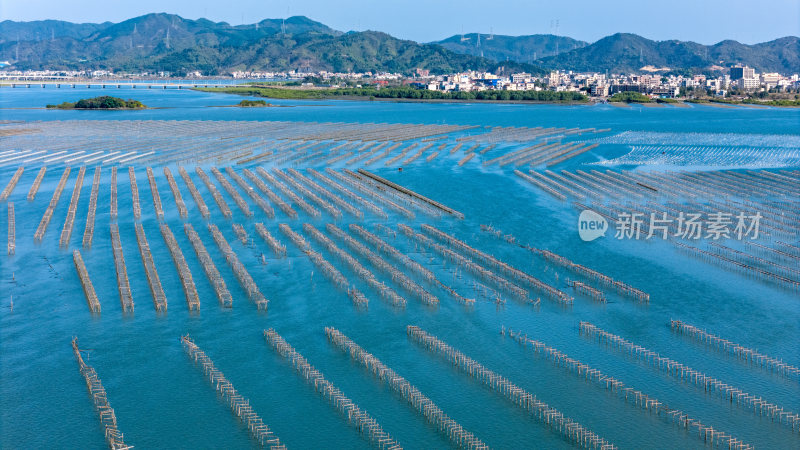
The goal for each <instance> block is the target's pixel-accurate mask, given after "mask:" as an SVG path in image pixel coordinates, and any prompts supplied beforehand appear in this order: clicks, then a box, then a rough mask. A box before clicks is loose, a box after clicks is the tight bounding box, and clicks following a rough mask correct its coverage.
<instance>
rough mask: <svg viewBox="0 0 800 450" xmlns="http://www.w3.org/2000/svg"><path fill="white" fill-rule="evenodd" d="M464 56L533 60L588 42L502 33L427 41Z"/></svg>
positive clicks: (474, 34)
mask: <svg viewBox="0 0 800 450" xmlns="http://www.w3.org/2000/svg"><path fill="white" fill-rule="evenodd" d="M431 44H438V45H441V46H442V47H444V48H446V49H448V50H452V51H454V52H456V53H462V54H465V55H473V56H484V57H486V58H489V59H494V60H495V61H505V60H510V61H516V62H526V63H533V62H534V61H536V60H537V59H541V58H544V57H546V56H552V55H556V54H559V53H563V52H568V51H570V50H574V49H576V48H582V47H585V46H587V45H589V43H588V42H584V41H579V40H577V39H572V38H570V37H567V36H556V35H553V34H532V35H529V36H505V35H502V34H480V33H469V34H464V35H455V36H451V37H449V38H447V39H443V40H441V41H436V42H431Z"/></svg>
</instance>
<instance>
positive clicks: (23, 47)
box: [0, 14, 541, 74]
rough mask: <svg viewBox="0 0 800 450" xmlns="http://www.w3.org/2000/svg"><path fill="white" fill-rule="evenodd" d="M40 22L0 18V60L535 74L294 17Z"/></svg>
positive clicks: (127, 67)
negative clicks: (253, 21)
mask: <svg viewBox="0 0 800 450" xmlns="http://www.w3.org/2000/svg"><path fill="white" fill-rule="evenodd" d="M47 23H49V21H44V22H8V21H6V22H3V23H2V24H0V25H1V26H0V60H8V61H10V62H12V63H13V64H14V68H17V69H45V68H50V69H86V68H89V69H100V68H107V69H115V70H123V71H140V70H148V71H169V72H172V73H177V74H180V73H184V72H189V71H194V70H199V71H202V72H203V73H205V74H224V73H228V72H231V71H234V70H256V71H289V70H303V71H319V70H329V71H336V72H347V71H356V72H363V71H373V72H374V71H390V72H402V73H411V72H413V71H414V70H415V69H417V68H420V69H428V70H430V71H431V72H432V73H449V72H455V71H463V70H470V69H475V70H491V71H499V72H513V71H528V72H534V73H541V69H539V68H538V67H536V66H533V65H528V64H520V63H516V62H503V63H498V62H495V61H492V60H490V59H487V58H480V57H476V56H470V55H462V54H458V53H455V52H452V51H450V50H447V49H445V48H443V47H441V46H438V45H432V44H419V43H417V42H414V41H408V40H401V39H397V38H394V37H392V36H390V35H388V34H385V33H380V32H375V31H365V32H350V33H342V32H340V31H336V30H333V29H331V28H329V27H327V26H326V25H324V24H321V23H319V22H315V21H313V20H311V19H308V18H307V17H301V16H299V17H291V18H288V19H286V20H285V21H283V20H281V19H267V20H263V21H261V22H259V23H257V24H250V25H236V26H234V25H230V24H227V23H225V22H212V21H209V20H205V19H199V20H188V19H184V18H182V17H180V16H176V15H170V14H148V15H145V16H141V17H136V18H133V19H130V20H126V21H124V22H120V23H115V24H69V23H68V22H57V25H58V27H55V25H54V24H53V28H52V30H53V31H52V32H50V33H48V25H47ZM26 24H27V29H26V26H25V25H26ZM70 25H72V26H71V27H70ZM48 34H49V35H48ZM17 35H19V36H20V41H19V42H18V41H17ZM22 36H27V39H26V38H22Z"/></svg>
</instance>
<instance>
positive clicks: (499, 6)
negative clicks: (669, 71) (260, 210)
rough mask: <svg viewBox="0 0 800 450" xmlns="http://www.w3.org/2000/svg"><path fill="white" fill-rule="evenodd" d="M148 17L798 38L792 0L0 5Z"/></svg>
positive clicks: (76, 17) (431, 34)
mask: <svg viewBox="0 0 800 450" xmlns="http://www.w3.org/2000/svg"><path fill="white" fill-rule="evenodd" d="M112 5H113V6H112ZM149 12H168V13H174V14H178V15H181V16H183V17H186V18H190V19H196V18H199V17H206V18H208V19H211V20H214V21H226V22H229V23H232V24H241V23H243V22H244V23H253V22H257V21H259V20H261V19H264V18H277V17H287V16H289V15H305V16H308V17H310V18H312V19H314V20H318V21H320V22H323V23H325V24H327V25H329V26H331V27H332V28H336V29H339V30H343V31H347V30H359V31H360V30H366V29H372V30H379V31H385V32H387V33H390V34H392V35H393V36H397V37H400V38H405V39H413V40H416V41H422V42H427V41H432V40H438V39H442V38H445V37H447V36H451V35H453V34H459V33H461V31H462V29H463V30H464V32H482V33H488V32H489V31H490V30H493V31H494V33H496V34H510V35H521V34H537V33H556V31H557V32H558V34H561V35H565V36H571V37H574V38H576V39H582V40H586V41H590V42H593V41H595V40H597V39H599V38H601V37H603V36H606V35H609V34H612V33H615V32H631V33H637V34H640V35H642V36H645V37H647V38H650V39H657V40H664V39H680V40H693V41H696V42H700V43H703V44H712V43H716V42H718V41H721V40H724V39H735V40H738V41H740V42H744V43H748V44H752V43H756V42H764V41H768V40H772V39H775V38H778V37H782V36H787V35H794V36H798V35H800V0H771V1H770V2H766V3H761V2H758V1H755V0H668V1H663V0H662V1H655V0H604V1H592V0H572V1H553V0H549V1H540V0H527V1H526V0H494V1H492V0H482V1H476V0H459V1H454V0H428V1H418V0H405V1H396V0H377V1H376V0H342V1H335V0H333V1H331V0H304V1H302V2H292V1H287V0H228V1H209V0H175V1H164V0H161V1H157V0H136V1H129V0H69V1H65V0H0V18H2V19H3V20H5V19H10V20H39V19H59V20H68V21H71V22H102V21H106V20H110V21H114V22H118V21H121V20H124V19H128V18H131V17H135V16H139V15H142V14H146V13H149ZM556 23H557V24H558V27H557V28H556Z"/></svg>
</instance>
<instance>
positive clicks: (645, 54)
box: [536, 33, 800, 74]
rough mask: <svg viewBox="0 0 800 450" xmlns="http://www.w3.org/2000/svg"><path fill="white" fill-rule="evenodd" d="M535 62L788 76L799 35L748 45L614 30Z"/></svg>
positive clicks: (799, 62) (799, 57)
mask: <svg viewBox="0 0 800 450" xmlns="http://www.w3.org/2000/svg"><path fill="white" fill-rule="evenodd" d="M536 63H537V64H541V65H543V66H546V67H552V68H556V69H564V70H575V71H595V72H604V71H609V72H612V73H628V72H639V71H640V69H642V68H643V67H646V66H651V67H654V68H659V69H665V70H669V71H693V72H708V71H714V70H717V71H719V70H723V69H727V68H728V67H730V66H731V65H734V64H746V65H748V66H750V67H754V68H755V69H756V71H757V72H780V73H783V74H793V73H798V72H800V38H797V37H795V36H787V37H783V38H780V39H775V40H774V41H769V42H763V43H760V44H754V45H746V44H742V43H740V42H736V41H731V40H727V41H722V42H719V43H717V44H714V45H703V44H698V43H696V42H691V41H676V40H671V41H652V40H650V39H645V38H643V37H641V36H638V35H635V34H627V33H617V34H614V35H611V36H607V37H605V38H603V39H600V40H599V41H597V42H595V43H593V44H591V45H588V46H586V47H582V48H578V49H575V50H572V51H569V52H566V53H562V54H559V55H555V56H550V57H547V58H543V59H539V60H538V61H536Z"/></svg>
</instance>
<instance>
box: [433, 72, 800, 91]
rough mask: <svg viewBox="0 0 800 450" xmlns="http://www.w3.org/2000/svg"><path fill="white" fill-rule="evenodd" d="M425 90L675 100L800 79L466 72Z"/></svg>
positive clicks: (793, 85) (785, 87)
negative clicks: (625, 94) (628, 94)
mask: <svg viewBox="0 0 800 450" xmlns="http://www.w3.org/2000/svg"><path fill="white" fill-rule="evenodd" d="M428 78H429V79H428V80H426V81H425V86H426V88H427V89H429V90H433V91H482V90H489V89H495V90H507V91H523V90H543V89H548V90H552V91H576V92H578V91H580V92H584V93H586V94H587V95H590V96H592V97H600V98H603V97H609V96H611V95H614V94H616V93H618V92H638V93H641V94H644V95H648V96H651V97H656V98H658V97H660V98H675V97H678V96H680V95H681V93H684V94H685V93H687V92H692V91H701V92H702V93H703V94H706V93H710V94H711V95H717V96H725V95H726V94H727V93H728V92H729V91H730V90H731V89H732V88H735V89H737V90H739V91H744V92H752V91H757V90H765V91H774V90H779V91H795V90H798V89H800V76H798V74H794V75H791V76H784V75H781V74H778V73H761V74H758V73H756V71H755V69H753V68H752V67H747V66H741V65H737V66H733V67H731V68H730V70H729V73H728V74H726V75H723V76H719V77H708V76H706V75H694V76H682V75H669V76H664V75H660V74H657V73H651V74H628V75H625V74H619V75H607V74H601V73H576V72H572V71H569V72H561V71H553V72H550V74H548V75H546V76H539V77H536V76H532V75H531V74H528V73H516V74H513V75H511V76H507V77H501V76H497V75H493V74H491V73H484V72H466V73H457V74H452V75H440V76H436V77H428Z"/></svg>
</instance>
